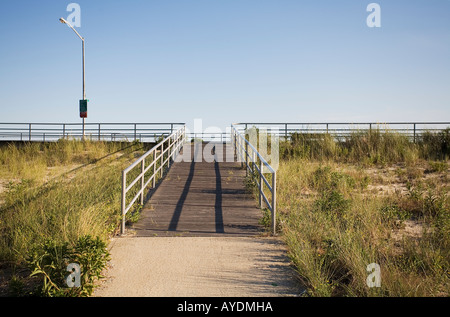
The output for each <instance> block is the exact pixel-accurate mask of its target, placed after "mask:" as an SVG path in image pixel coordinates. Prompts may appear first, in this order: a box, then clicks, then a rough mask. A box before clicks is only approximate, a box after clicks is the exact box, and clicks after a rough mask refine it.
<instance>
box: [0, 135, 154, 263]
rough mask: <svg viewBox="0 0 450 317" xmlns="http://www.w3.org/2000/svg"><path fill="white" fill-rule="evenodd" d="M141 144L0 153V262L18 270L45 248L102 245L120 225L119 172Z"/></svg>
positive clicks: (69, 144) (60, 145) (38, 146)
mask: <svg viewBox="0 0 450 317" xmlns="http://www.w3.org/2000/svg"><path fill="white" fill-rule="evenodd" d="M144 150H145V149H144V146H143V145H142V144H140V143H137V142H135V143H109V142H90V141H85V142H81V141H75V140H60V141H58V142H55V143H25V144H21V145H17V144H10V145H7V146H3V147H1V148H0V163H1V164H0V166H1V169H0V180H2V187H3V190H2V193H1V195H0V200H1V204H0V262H3V263H10V264H13V265H14V266H17V267H21V266H26V265H27V264H29V261H30V255H31V254H33V252H35V251H36V249H39V248H40V249H42V248H44V247H45V246H46V245H49V243H50V244H51V245H54V246H64V245H67V246H68V247H69V248H74V247H75V246H76V244H77V243H78V242H79V241H80V239H81V240H82V239H84V238H85V237H92V238H93V239H94V240H93V241H96V240H95V239H100V241H107V239H108V238H109V237H110V236H111V234H113V233H114V232H115V231H116V230H117V229H118V226H119V224H120V217H121V212H120V195H121V194H120V193H121V170H122V169H124V168H125V167H126V166H128V165H129V164H131V162H133V161H134V160H135V159H136V157H138V156H140V155H141V154H142V153H143V152H144Z"/></svg>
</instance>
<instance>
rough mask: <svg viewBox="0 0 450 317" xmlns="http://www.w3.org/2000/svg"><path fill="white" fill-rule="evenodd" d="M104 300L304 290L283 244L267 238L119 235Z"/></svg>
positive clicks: (102, 288) (294, 293) (276, 293)
mask: <svg viewBox="0 0 450 317" xmlns="http://www.w3.org/2000/svg"><path fill="white" fill-rule="evenodd" d="M110 252H111V257H112V260H111V263H110V268H109V270H108V271H107V276H106V278H105V279H103V280H102V281H101V283H100V286H99V287H98V288H96V290H95V292H94V296H98V297H110V296H114V297H124V296H125V297H273V296H298V295H299V294H300V293H301V291H302V289H301V287H300V286H299V285H298V283H297V282H296V278H295V273H294V271H293V269H292V267H291V266H290V263H289V260H288V258H287V257H286V250H285V248H284V246H283V244H282V243H281V242H280V241H279V240H278V239H276V238H264V237H119V238H115V239H114V240H113V241H112V243H111V249H110Z"/></svg>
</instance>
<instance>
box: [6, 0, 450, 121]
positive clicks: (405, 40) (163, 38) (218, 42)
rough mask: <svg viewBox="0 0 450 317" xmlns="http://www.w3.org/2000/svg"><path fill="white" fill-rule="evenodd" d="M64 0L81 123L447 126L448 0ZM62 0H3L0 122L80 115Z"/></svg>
mask: <svg viewBox="0 0 450 317" xmlns="http://www.w3.org/2000/svg"><path fill="white" fill-rule="evenodd" d="M74 2H76V3H78V4H79V5H80V7H81V27H80V28H77V30H78V32H80V34H81V35H82V36H84V37H85V39H86V91H87V98H88V99H89V100H90V102H89V106H88V118H87V122H186V123H188V124H190V125H191V124H192V123H193V120H194V119H196V118H201V119H203V127H206V126H218V127H220V128H224V127H225V126H228V125H229V124H230V123H232V122H245V121H247V122H248V121H252V122H268V121H270V122H286V121H287V122H326V121H329V122H367V121H371V122H388V121H450V1H449V0H407V1H406V0H389V1H381V0H380V1H371V0H344V1H342V0H341V1H338V0H307V1H301V0H147V1H144V0H140V1H138V0H129V1H114V0H108V1H99V0H89V1H82V0H79V1H74ZM371 2H377V3H378V4H379V5H380V7H381V27H380V28H369V27H368V26H367V25H366V18H367V16H368V15H369V12H366V8H367V5H368V4H369V3H371ZM69 3H71V1H62V0H40V1H31V0H29V1H24V0H14V1H13V0H3V1H2V2H1V5H0V43H1V44H0V94H1V96H2V98H1V99H2V103H1V115H0V122H79V121H80V120H81V119H80V118H79V113H78V110H79V109H78V100H79V99H81V92H82V89H81V41H80V40H79V39H78V38H77V37H76V35H75V34H74V33H73V32H72V31H71V30H70V29H69V28H68V27H67V26H65V25H63V24H61V23H59V21H58V19H59V18H60V17H64V18H67V17H68V15H69V14H70V12H67V11H66V7H67V5H68V4H69Z"/></svg>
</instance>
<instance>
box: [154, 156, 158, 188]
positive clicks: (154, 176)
mask: <svg viewBox="0 0 450 317" xmlns="http://www.w3.org/2000/svg"><path fill="white" fill-rule="evenodd" d="M156 152H157V151H156V149H155V150H154V151H153V188H155V185H156Z"/></svg>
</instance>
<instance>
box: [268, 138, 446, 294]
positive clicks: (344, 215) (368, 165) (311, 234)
mask: <svg viewBox="0 0 450 317" xmlns="http://www.w3.org/2000/svg"><path fill="white" fill-rule="evenodd" d="M447 132H448V130H447ZM445 138H448V133H446V132H444V133H442V134H440V135H437V134H426V135H424V136H422V138H420V139H418V140H417V142H416V143H413V142H411V140H408V139H407V138H406V137H404V136H401V135H397V134H395V133H390V132H389V131H372V133H367V132H361V133H354V134H353V135H351V136H350V137H348V138H346V139H344V140H336V139H334V138H333V137H332V136H331V135H321V136H318V135H300V134H299V135H293V137H292V139H291V141H290V142H288V143H282V144H281V146H280V153H281V158H280V165H279V168H278V170H277V202H278V206H277V210H278V220H277V223H278V230H279V232H280V235H281V237H282V238H283V239H284V240H285V242H286V244H287V247H288V250H289V255H290V257H291V259H292V261H293V263H294V264H295V267H296V269H297V271H298V276H299V278H300V279H301V281H302V282H303V283H304V285H305V286H306V287H307V290H308V291H307V295H308V296H448V295H449V294H450V293H449V291H450V286H449V285H450V283H449V274H450V270H449V268H450V198H449V196H448V192H449V189H450V183H449V179H448V161H447V158H448V157H449V155H448V154H449V153H448V151H449V150H448V148H446V144H448V143H446V142H447V139H445ZM371 263H376V264H378V265H380V269H381V287H369V286H368V284H367V278H368V276H369V274H370V272H368V271H367V266H368V265H369V264H371Z"/></svg>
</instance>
